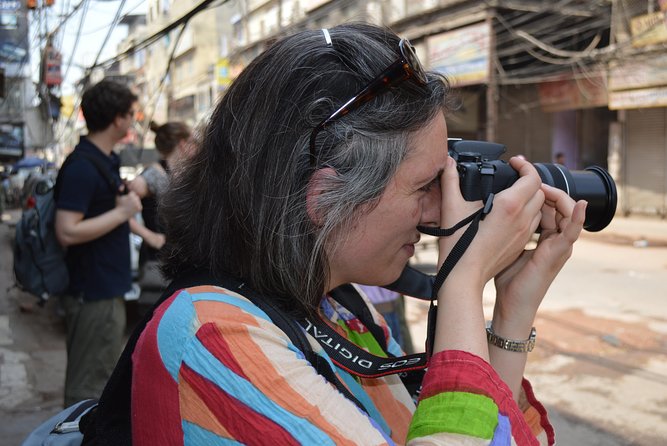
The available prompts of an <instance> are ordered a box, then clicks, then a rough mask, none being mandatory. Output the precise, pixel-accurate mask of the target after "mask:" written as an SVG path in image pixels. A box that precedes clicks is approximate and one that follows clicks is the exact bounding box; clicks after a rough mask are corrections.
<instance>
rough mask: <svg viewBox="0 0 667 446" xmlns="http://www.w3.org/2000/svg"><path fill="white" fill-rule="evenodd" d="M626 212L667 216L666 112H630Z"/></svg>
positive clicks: (628, 118)
mask: <svg viewBox="0 0 667 446" xmlns="http://www.w3.org/2000/svg"><path fill="white" fill-rule="evenodd" d="M625 129H626V132H625V135H626V139H625V142H626V144H625V160H624V164H625V187H624V195H625V197H624V200H623V203H624V206H623V207H624V209H623V211H624V212H625V213H649V214H661V215H663V216H664V215H667V193H666V191H667V109H665V108H643V109H635V110H628V111H627V115H626V126H625Z"/></svg>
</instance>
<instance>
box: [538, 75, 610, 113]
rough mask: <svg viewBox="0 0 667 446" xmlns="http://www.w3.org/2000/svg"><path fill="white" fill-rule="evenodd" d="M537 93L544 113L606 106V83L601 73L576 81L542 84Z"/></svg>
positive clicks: (567, 80)
mask: <svg viewBox="0 0 667 446" xmlns="http://www.w3.org/2000/svg"><path fill="white" fill-rule="evenodd" d="M538 92H539V98H540V105H541V106H542V110H544V111H546V112H554V111H563V110H576V109H582V108H591V107H603V106H606V105H607V82H606V78H605V75H604V74H603V73H602V72H597V73H590V74H588V75H587V76H582V77H580V78H578V79H563V80H558V81H553V82H542V83H541V84H539V85H538Z"/></svg>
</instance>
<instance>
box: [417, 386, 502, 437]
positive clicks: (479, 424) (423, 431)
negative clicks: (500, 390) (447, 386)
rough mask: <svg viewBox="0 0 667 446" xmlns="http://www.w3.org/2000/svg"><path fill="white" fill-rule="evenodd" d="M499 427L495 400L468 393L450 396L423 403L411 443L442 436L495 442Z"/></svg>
mask: <svg viewBox="0 0 667 446" xmlns="http://www.w3.org/2000/svg"><path fill="white" fill-rule="evenodd" d="M497 424H498V406H496V404H495V403H494V402H493V400H492V399H490V398H488V397H486V396H484V395H477V394H474V393H468V392H447V393H441V394H438V395H434V396H432V397H430V398H426V399H424V400H421V401H420V402H419V405H418V406H417V410H416V412H415V415H414V417H413V419H412V423H411V424H410V431H409V432H408V440H412V439H413V438H418V437H426V436H428V435H434V434H438V433H440V432H451V433H457V434H463V435H469V436H473V437H477V438H484V439H489V440H490V439H491V438H492V437H493V432H494V431H495V429H496V425H497Z"/></svg>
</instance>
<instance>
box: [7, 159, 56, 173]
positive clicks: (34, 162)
mask: <svg viewBox="0 0 667 446" xmlns="http://www.w3.org/2000/svg"><path fill="white" fill-rule="evenodd" d="M47 164H48V161H46V160H45V159H42V158H37V157H35V156H29V157H26V158H23V159H20V160H19V161H17V162H16V164H14V165H13V166H12V170H14V171H17V170H19V169H29V168H31V167H46V165H47Z"/></svg>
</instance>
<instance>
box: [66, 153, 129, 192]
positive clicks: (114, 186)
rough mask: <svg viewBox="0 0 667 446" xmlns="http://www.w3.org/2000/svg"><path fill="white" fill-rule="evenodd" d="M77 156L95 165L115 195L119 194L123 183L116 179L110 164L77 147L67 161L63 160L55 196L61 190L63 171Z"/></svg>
mask: <svg viewBox="0 0 667 446" xmlns="http://www.w3.org/2000/svg"><path fill="white" fill-rule="evenodd" d="M76 158H83V159H86V160H88V161H90V163H91V164H92V165H93V166H95V168H96V169H97V171H98V172H99V173H100V175H102V178H104V181H106V183H107V185H109V189H111V191H112V192H113V194H114V195H117V194H119V193H120V192H119V188H120V186H121V183H120V182H119V181H118V180H117V179H116V177H115V176H114V175H113V174H112V173H111V170H110V169H109V167H108V166H106V165H105V164H104V161H102V160H101V159H99V158H98V157H96V156H95V155H92V154H90V153H86V152H84V151H83V150H79V149H76V150H74V151H73V152H72V153H70V154H69V155H68V156H67V158H65V161H64V162H63V165H62V166H61V167H60V170H59V171H58V176H57V177H56V184H55V186H54V192H53V196H54V197H55V198H57V197H58V192H59V190H60V182H61V181H62V180H61V179H60V175H61V173H62V172H63V171H64V170H65V167H66V166H67V165H69V164H70V163H71V162H72V160H74V159H76Z"/></svg>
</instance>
